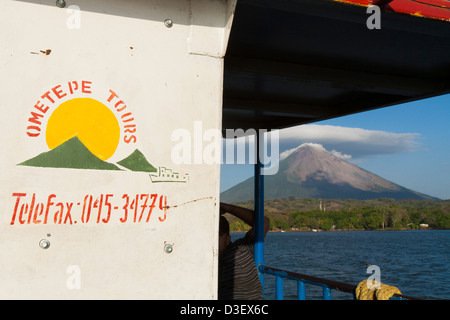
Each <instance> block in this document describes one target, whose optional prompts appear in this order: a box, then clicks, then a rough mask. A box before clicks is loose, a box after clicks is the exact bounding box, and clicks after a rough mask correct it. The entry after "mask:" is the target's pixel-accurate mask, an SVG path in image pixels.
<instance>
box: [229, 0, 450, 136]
mask: <svg viewBox="0 0 450 320" xmlns="http://www.w3.org/2000/svg"><path fill="white" fill-rule="evenodd" d="M375 2H376V3H378V4H379V8H380V9H381V13H380V15H379V18H380V19H379V26H380V27H381V28H380V29H369V28H368V26H367V23H368V20H370V19H374V18H375V16H374V14H375V13H373V11H370V10H371V9H369V5H370V3H369V1H368V0H349V1H332V0H290V1H288V0H238V1H237V6H236V10H235V16H234V21H233V26H232V28H231V34H230V39H229V44H228V49H227V53H226V55H225V70H224V93H223V129H227V128H235V129H236V128H242V129H248V128H253V129H280V128H285V127H290V126H294V125H300V124H306V123H311V122H316V121H321V120H325V119H330V118H334V117H339V116H344V115H349V114H352V113H357V112H362V111H367V110H372V109H376V108H382V107H387V106H392V105H397V104H401V103H405V102H409V101H414V100H418V99H424V98H428V97H432V96H437V95H442V94H446V93H449V92H450V76H449V75H450V41H449V39H450V22H449V21H450V6H449V4H450V2H449V1H447V0H422V1H421V2H420V3H419V2H417V1H411V0H408V1H406V0H395V1H389V0H387V1H386V0H378V1H376V0H374V1H373V2H372V3H375ZM413 2H414V3H413ZM420 4H422V7H423V8H425V9H433V8H434V9H436V10H434V11H433V10H431V11H432V13H433V12H434V14H431V13H430V10H428V11H426V10H425V9H424V10H422V11H414V10H416V9H417V5H420ZM412 5H415V7H414V6H412ZM445 5H446V6H447V7H445ZM436 12H437V13H436ZM438 14H439V15H438ZM372 21H373V20H372Z"/></svg>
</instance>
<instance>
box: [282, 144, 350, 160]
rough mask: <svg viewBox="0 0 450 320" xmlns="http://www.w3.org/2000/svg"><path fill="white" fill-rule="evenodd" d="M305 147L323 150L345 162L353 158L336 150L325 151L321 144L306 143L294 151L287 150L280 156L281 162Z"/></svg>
mask: <svg viewBox="0 0 450 320" xmlns="http://www.w3.org/2000/svg"><path fill="white" fill-rule="evenodd" d="M305 145H307V146H310V147H313V148H316V149H319V150H322V151H326V152H329V153H331V154H332V155H334V156H336V157H338V158H341V159H344V160H348V159H351V158H352V156H351V155H349V154H343V153H341V152H339V151H336V150H334V149H333V150H331V151H328V150H327V149H325V148H324V147H323V145H321V144H319V143H311V142H306V143H302V144H301V145H299V146H298V147H295V148H292V149H289V150H286V151H284V152H282V153H281V154H280V161H282V160H284V159H286V158H287V157H289V156H290V155H291V154H293V153H294V152H295V151H297V150H298V149H300V148H301V147H303V146H305Z"/></svg>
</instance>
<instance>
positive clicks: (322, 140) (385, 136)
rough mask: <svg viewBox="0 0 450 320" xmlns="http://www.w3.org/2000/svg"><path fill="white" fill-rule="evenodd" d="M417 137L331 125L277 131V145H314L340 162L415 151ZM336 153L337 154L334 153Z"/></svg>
mask: <svg viewBox="0 0 450 320" xmlns="http://www.w3.org/2000/svg"><path fill="white" fill-rule="evenodd" d="M419 136H420V135H419V134H417V133H393V132H387V131H379V130H366V129H361V128H348V127H339V126H330V125H316V124H311V125H302V126H297V127H292V128H287V129H283V130H280V141H281V142H283V143H290V144H291V145H292V144H295V145H300V144H302V143H314V144H319V145H322V147H323V148H325V149H328V150H332V151H331V153H333V154H335V155H338V156H340V157H341V158H343V159H350V158H353V159H354V158H359V157H365V156H373V155H381V154H394V153H402V152H410V151H414V150H417V147H418V142H417V139H418V138H419ZM336 150H338V151H336Z"/></svg>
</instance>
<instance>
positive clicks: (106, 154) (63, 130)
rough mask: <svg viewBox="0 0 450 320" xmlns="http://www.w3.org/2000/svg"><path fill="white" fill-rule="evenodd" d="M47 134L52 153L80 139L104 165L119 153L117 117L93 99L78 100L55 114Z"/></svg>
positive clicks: (59, 108) (63, 104)
mask: <svg viewBox="0 0 450 320" xmlns="http://www.w3.org/2000/svg"><path fill="white" fill-rule="evenodd" d="M45 134H46V141H47V146H48V147H49V148H50V149H54V148H56V147H57V146H59V145H60V144H62V143H64V142H66V141H67V140H69V139H71V138H73V137H75V136H77V137H78V139H79V140H80V141H81V142H82V143H83V144H84V146H85V147H86V148H88V149H89V151H90V152H92V153H93V154H94V155H95V156H97V157H98V158H99V159H101V160H103V161H104V160H107V159H109V158H110V157H111V156H112V155H113V154H114V152H115V151H116V149H117V146H118V144H119V140H120V126H119V122H118V121H117V119H116V117H115V115H114V113H113V112H112V111H111V110H110V109H109V108H108V107H106V106H105V105H104V104H103V103H101V102H99V101H97V100H94V99H91V98H75V99H71V100H68V101H66V102H63V103H62V104H60V105H59V106H58V108H56V109H55V111H53V113H52V114H51V116H50V118H49V119H48V122H47V129H46V133H45Z"/></svg>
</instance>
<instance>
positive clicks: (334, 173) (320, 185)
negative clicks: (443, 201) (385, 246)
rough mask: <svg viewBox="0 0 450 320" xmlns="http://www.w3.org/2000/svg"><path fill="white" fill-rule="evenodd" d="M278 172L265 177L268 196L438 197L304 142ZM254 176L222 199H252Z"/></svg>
mask: <svg viewBox="0 0 450 320" xmlns="http://www.w3.org/2000/svg"><path fill="white" fill-rule="evenodd" d="M279 166H280V167H279V170H278V173H277V174H276V175H266V176H264V186H265V187H264V198H265V199H277V198H287V197H291V196H293V197H296V198H316V199H359V200H366V199H377V198H392V199H396V200H400V199H423V200H437V199H436V198H433V197H430V196H428V195H425V194H422V193H419V192H416V191H413V190H410V189H407V188H405V187H402V186H400V185H398V184H395V183H393V182H390V181H388V180H385V179H383V178H381V177H379V176H377V175H375V174H373V173H371V172H369V171H366V170H364V169H361V168H360V167H358V166H356V165H354V164H351V163H349V162H347V161H345V160H343V159H341V158H339V157H337V156H335V155H333V154H331V153H330V152H328V151H326V150H325V149H324V148H323V147H322V146H320V145H315V144H303V145H301V146H300V147H298V148H297V150H296V151H294V152H293V153H292V154H290V155H289V156H288V157H287V158H285V159H284V160H282V161H280V163H279ZM253 184H254V178H253V177H252V178H249V179H247V180H245V181H244V182H242V183H239V184H237V185H236V186H234V187H232V188H230V189H228V190H227V191H224V192H222V194H221V201H224V202H237V201H247V200H252V199H253V197H254V195H253V192H254V191H253V190H254V187H253Z"/></svg>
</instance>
